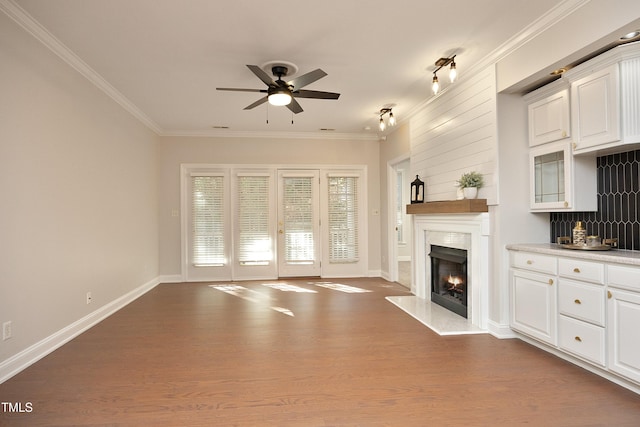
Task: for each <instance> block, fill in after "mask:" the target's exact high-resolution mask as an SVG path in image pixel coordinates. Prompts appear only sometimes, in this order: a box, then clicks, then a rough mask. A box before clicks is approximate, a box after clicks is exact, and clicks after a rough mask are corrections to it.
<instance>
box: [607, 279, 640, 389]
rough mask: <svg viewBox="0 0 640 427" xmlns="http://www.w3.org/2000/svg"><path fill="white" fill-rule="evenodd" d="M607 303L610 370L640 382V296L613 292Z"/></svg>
mask: <svg viewBox="0 0 640 427" xmlns="http://www.w3.org/2000/svg"><path fill="white" fill-rule="evenodd" d="M607 301H608V306H607V311H608V313H607V335H608V337H607V350H608V367H609V370H610V371H612V372H616V373H618V374H620V375H623V376H625V377H627V378H629V379H631V380H633V381H638V382H640V328H638V325H640V293H634V292H624V291H620V290H617V289H610V290H609V299H608V300H607Z"/></svg>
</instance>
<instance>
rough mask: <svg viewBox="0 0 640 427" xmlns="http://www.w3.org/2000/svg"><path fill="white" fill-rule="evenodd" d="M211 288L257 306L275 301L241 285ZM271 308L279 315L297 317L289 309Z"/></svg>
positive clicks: (211, 286) (214, 286)
mask: <svg viewBox="0 0 640 427" xmlns="http://www.w3.org/2000/svg"><path fill="white" fill-rule="evenodd" d="M209 287H210V288H212V289H216V290H218V291H221V292H224V293H226V294H229V295H233V296H234V297H238V298H241V299H243V300H245V301H250V302H253V303H257V304H263V305H264V302H265V301H272V300H274V299H275V298H272V297H270V296H268V295H265V294H263V293H260V292H258V291H254V290H252V289H248V288H245V287H244V286H240V285H229V284H223V285H209ZM269 308H270V309H271V310H273V311H277V312H278V313H282V314H285V315H287V316H291V317H294V316H295V315H294V314H293V311H291V310H289V309H288V308H284V307H276V306H270V307H269Z"/></svg>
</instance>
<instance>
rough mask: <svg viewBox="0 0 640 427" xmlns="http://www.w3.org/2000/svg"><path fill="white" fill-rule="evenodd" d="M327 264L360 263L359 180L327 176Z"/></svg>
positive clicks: (356, 178)
mask: <svg viewBox="0 0 640 427" xmlns="http://www.w3.org/2000/svg"><path fill="white" fill-rule="evenodd" d="M328 185H329V189H328V196H329V200H328V206H327V208H328V212H329V224H328V229H329V230H328V231H329V262H331V263H352V262H358V260H359V247H358V177H355V176H348V177H344V176H343V177H340V176H329V177H328Z"/></svg>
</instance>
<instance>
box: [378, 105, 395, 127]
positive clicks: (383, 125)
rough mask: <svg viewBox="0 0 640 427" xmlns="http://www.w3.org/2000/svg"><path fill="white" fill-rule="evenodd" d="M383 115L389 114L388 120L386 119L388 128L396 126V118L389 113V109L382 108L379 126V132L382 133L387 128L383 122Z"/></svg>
mask: <svg viewBox="0 0 640 427" xmlns="http://www.w3.org/2000/svg"><path fill="white" fill-rule="evenodd" d="M385 114H389V119H388V123H389V126H395V125H396V118H395V117H394V116H393V112H392V111H391V108H383V109H381V110H380V125H379V127H380V132H383V131H384V130H385V129H386V128H387V125H386V124H385V122H384V115H385Z"/></svg>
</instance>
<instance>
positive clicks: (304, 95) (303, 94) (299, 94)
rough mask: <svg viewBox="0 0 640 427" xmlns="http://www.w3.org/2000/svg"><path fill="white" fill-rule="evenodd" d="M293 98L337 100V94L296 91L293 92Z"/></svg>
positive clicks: (338, 95)
mask: <svg viewBox="0 0 640 427" xmlns="http://www.w3.org/2000/svg"><path fill="white" fill-rule="evenodd" d="M293 96H295V97H296V98H316V99H338V98H339V97H340V94H339V93H335V92H323V91H319V90H296V91H293Z"/></svg>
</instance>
